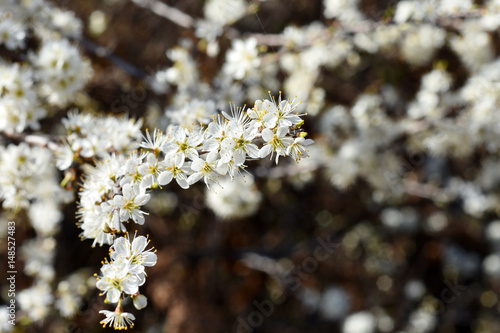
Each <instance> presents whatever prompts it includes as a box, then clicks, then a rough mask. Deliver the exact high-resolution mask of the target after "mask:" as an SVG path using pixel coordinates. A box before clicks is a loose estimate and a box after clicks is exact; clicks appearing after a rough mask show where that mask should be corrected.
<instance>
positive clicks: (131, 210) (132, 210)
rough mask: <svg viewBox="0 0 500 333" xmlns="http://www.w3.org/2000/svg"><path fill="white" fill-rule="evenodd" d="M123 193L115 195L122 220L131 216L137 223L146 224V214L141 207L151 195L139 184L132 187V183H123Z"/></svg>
mask: <svg viewBox="0 0 500 333" xmlns="http://www.w3.org/2000/svg"><path fill="white" fill-rule="evenodd" d="M122 193H123V195H119V194H117V195H115V197H114V198H113V202H114V206H115V207H117V208H118V209H119V214H120V220H121V221H128V220H129V219H130V218H131V217H132V219H133V220H134V222H135V223H137V224H140V225H142V224H144V214H147V213H145V212H143V211H142V210H140V207H141V206H143V205H145V204H146V203H147V202H148V201H149V198H150V195H149V194H147V193H144V190H143V189H142V190H141V189H140V188H139V187H138V186H137V185H136V186H134V187H132V186H131V185H130V184H125V185H123V189H122Z"/></svg>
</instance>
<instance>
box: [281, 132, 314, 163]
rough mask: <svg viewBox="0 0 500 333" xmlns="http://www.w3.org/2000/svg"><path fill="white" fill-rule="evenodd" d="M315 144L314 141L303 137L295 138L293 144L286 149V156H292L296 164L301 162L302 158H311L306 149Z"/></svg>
mask: <svg viewBox="0 0 500 333" xmlns="http://www.w3.org/2000/svg"><path fill="white" fill-rule="evenodd" d="M313 143H314V141H313V140H311V139H305V138H303V137H298V138H295V139H294V140H293V143H292V144H291V145H290V146H288V148H287V149H286V154H287V155H291V156H292V158H293V159H294V160H295V161H296V162H299V161H300V159H301V158H302V157H308V156H309V154H308V151H307V150H306V148H305V147H307V146H309V145H312V144H313Z"/></svg>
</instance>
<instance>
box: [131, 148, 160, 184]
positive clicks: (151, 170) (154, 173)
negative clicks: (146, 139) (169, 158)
mask: <svg viewBox="0 0 500 333" xmlns="http://www.w3.org/2000/svg"><path fill="white" fill-rule="evenodd" d="M163 168H164V163H163V162H158V160H157V159H156V157H155V154H153V153H149V154H148V155H147V156H146V162H145V163H142V164H141V165H139V167H138V168H137V171H138V172H139V173H140V174H141V175H142V176H143V179H142V182H141V187H142V188H145V189H146V188H149V187H151V186H153V185H154V184H155V183H156V182H157V177H158V176H159V175H160V173H161V172H162V171H163Z"/></svg>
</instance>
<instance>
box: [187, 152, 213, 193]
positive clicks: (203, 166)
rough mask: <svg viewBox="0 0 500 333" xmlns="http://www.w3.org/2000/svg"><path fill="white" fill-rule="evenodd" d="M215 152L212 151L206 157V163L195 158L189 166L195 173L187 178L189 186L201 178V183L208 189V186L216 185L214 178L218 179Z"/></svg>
mask: <svg viewBox="0 0 500 333" xmlns="http://www.w3.org/2000/svg"><path fill="white" fill-rule="evenodd" d="M217 155H218V153H217V151H213V152H211V153H209V154H207V156H206V161H204V160H203V159H201V158H197V159H195V160H194V161H193V163H192V164H191V169H193V170H194V171H195V173H193V174H192V175H191V176H189V178H188V183H189V185H192V184H194V183H196V182H197V181H199V180H200V179H201V178H203V181H204V182H205V184H206V185H207V187H208V188H209V189H210V186H211V185H213V184H215V183H217V180H216V178H218V177H219V175H218V173H217V171H216V170H217V162H218V161H217Z"/></svg>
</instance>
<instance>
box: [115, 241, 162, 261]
mask: <svg viewBox="0 0 500 333" xmlns="http://www.w3.org/2000/svg"><path fill="white" fill-rule="evenodd" d="M148 243H149V240H148V239H147V238H146V237H144V236H139V237H135V238H134V240H133V241H132V244H131V243H130V241H129V240H128V239H127V238H125V237H120V238H117V239H115V241H114V243H113V245H112V246H111V249H112V250H113V252H111V254H110V257H111V259H112V260H113V261H123V262H128V263H129V264H130V265H142V266H147V267H151V266H154V265H155V264H156V260H157V256H156V254H155V253H154V252H153V251H152V249H149V250H146V251H145V249H146V246H147V245H148Z"/></svg>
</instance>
